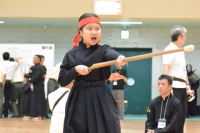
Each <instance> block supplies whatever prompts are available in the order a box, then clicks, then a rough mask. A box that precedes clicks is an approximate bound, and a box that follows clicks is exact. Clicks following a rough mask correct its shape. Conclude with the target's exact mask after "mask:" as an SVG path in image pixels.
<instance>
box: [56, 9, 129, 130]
mask: <svg viewBox="0 0 200 133" xmlns="http://www.w3.org/2000/svg"><path fill="white" fill-rule="evenodd" d="M101 30H102V27H101V24H100V18H99V17H98V16H97V15H96V14H94V13H85V14H83V15H82V16H80V18H79V23H78V34H77V35H76V36H75V38H74V40H73V42H74V48H73V49H71V50H69V51H68V52H67V53H66V55H65V56H64V59H63V62H62V65H61V66H60V73H59V78H58V82H59V84H60V85H61V86H66V85H68V84H69V83H71V82H72V81H73V80H74V79H75V82H74V85H73V87H72V89H71V91H70V94H69V98H68V100H67V104H66V109H65V120H64V128H63V129H64V130H63V133H88V132H90V133H120V132H121V129H120V123H119V117H118V113H117V104H116V101H115V99H114V97H113V96H112V94H111V92H110V91H109V89H108V86H107V84H106V80H107V79H108V78H109V77H110V74H111V73H110V66H106V67H102V68H99V69H95V70H92V71H90V70H88V67H90V66H92V65H93V64H94V63H100V62H105V61H110V60H116V62H117V63H116V64H118V65H120V66H123V65H125V64H126V62H125V61H124V59H125V57H124V56H122V55H120V54H119V53H117V52H116V51H115V50H113V49H112V48H111V47H110V46H109V45H98V44H99V41H100V38H101ZM80 38H81V41H80V42H79V45H77V43H78V41H79V39H80Z"/></svg>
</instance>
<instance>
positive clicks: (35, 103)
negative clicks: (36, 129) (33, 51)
mask: <svg viewBox="0 0 200 133" xmlns="http://www.w3.org/2000/svg"><path fill="white" fill-rule="evenodd" d="M40 61H41V57H40V56H39V55H35V57H34V58H33V64H35V65H34V66H32V67H31V80H30V82H31V83H32V84H33V91H32V93H31V108H30V117H32V120H40V119H42V117H44V116H45V115H46V113H45V112H46V111H45V110H46V108H45V94H44V84H43V81H44V80H43V79H44V78H43V77H44V72H43V69H42V67H41V66H40Z"/></svg>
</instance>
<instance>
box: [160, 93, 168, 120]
mask: <svg viewBox="0 0 200 133" xmlns="http://www.w3.org/2000/svg"><path fill="white" fill-rule="evenodd" d="M168 100H169V96H168V98H167V103H166V106H165V112H164V119H165V114H166V109H167V104H168ZM162 108H163V100H162V105H161V112H160V119H161V115H162Z"/></svg>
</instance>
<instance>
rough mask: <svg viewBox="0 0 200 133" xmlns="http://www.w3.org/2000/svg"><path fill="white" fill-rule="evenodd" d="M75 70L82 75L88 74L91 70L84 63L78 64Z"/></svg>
mask: <svg viewBox="0 0 200 133" xmlns="http://www.w3.org/2000/svg"><path fill="white" fill-rule="evenodd" d="M75 70H76V72H77V73H79V74H80V75H87V74H88V73H89V72H90V71H89V70H88V67H87V66H84V65H78V66H76V67H75Z"/></svg>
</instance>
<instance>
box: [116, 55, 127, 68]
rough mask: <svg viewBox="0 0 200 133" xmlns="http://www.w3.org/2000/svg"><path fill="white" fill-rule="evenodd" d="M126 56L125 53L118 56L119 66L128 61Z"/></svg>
mask: <svg viewBox="0 0 200 133" xmlns="http://www.w3.org/2000/svg"><path fill="white" fill-rule="evenodd" d="M125 58H126V57H124V56H123V55H120V56H118V57H117V65H118V66H124V65H126V63H127V62H125V61H124V59H125Z"/></svg>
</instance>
